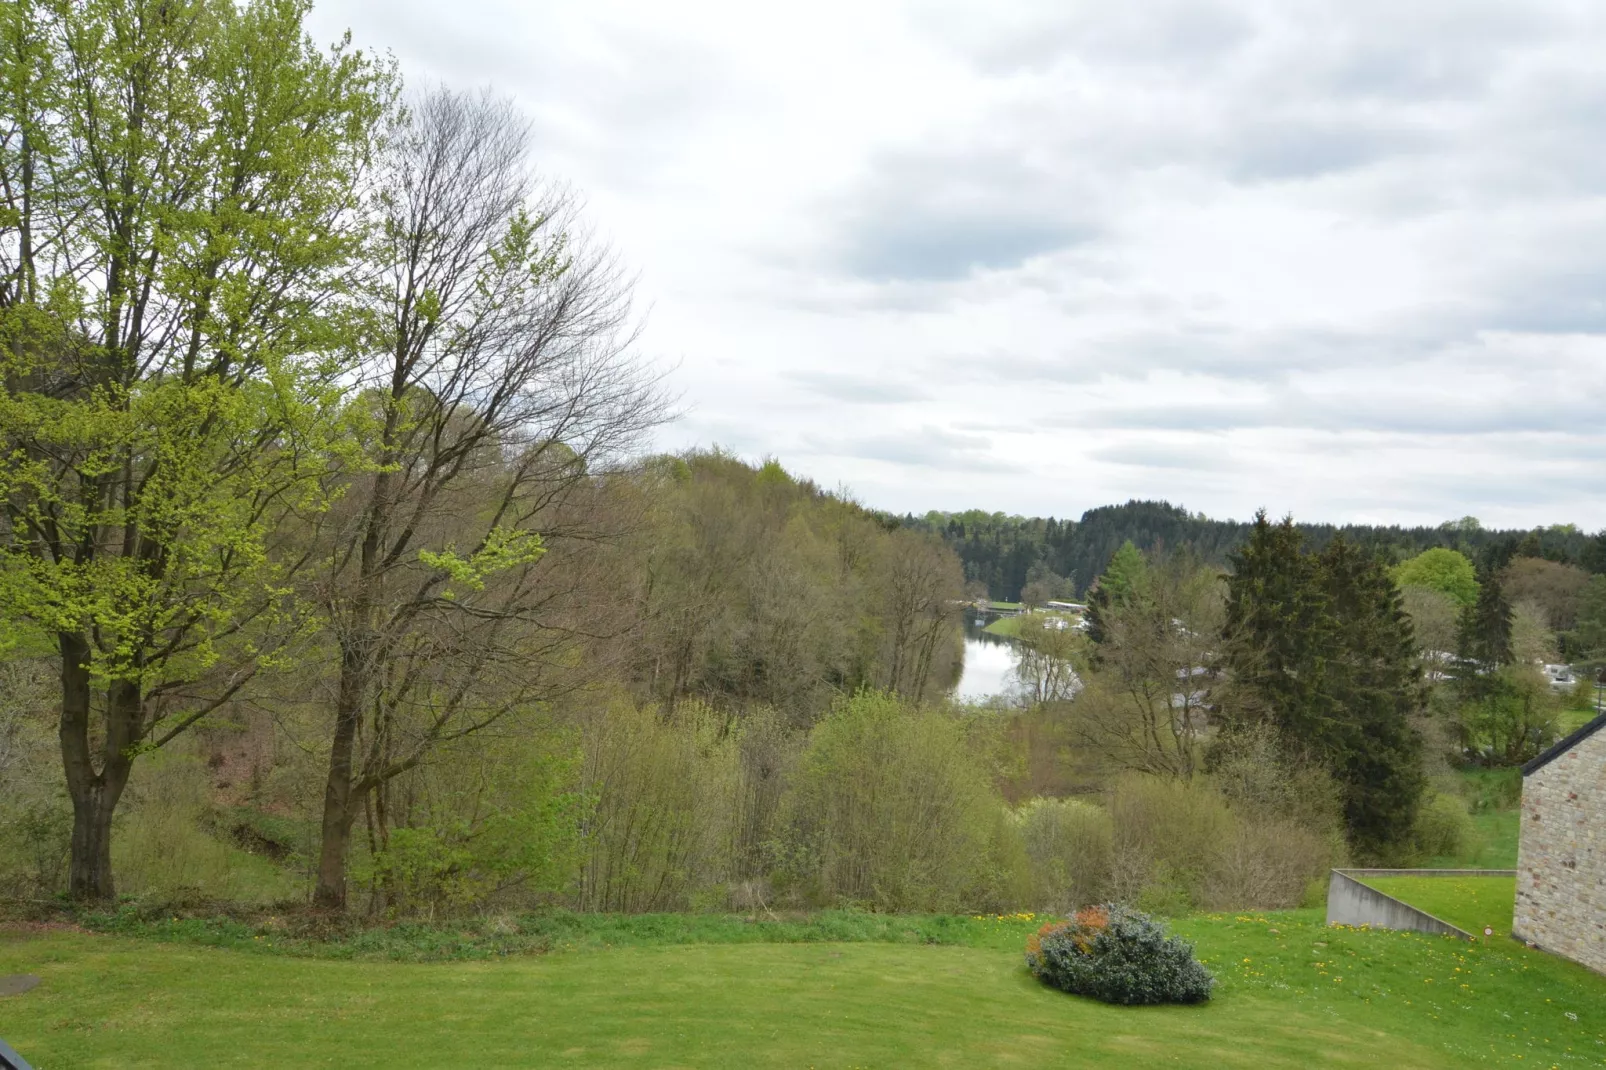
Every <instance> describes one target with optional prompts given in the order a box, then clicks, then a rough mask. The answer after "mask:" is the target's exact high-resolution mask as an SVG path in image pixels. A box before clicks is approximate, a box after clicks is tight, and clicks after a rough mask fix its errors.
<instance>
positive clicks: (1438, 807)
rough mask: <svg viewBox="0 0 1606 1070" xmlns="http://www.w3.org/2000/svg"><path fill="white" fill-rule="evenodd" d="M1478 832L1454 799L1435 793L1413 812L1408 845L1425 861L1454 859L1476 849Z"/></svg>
mask: <svg viewBox="0 0 1606 1070" xmlns="http://www.w3.org/2000/svg"><path fill="white" fill-rule="evenodd" d="M1477 839H1478V829H1477V826H1476V825H1474V824H1473V823H1472V818H1471V817H1469V816H1467V807H1466V804H1465V803H1464V802H1462V801H1461V800H1460V799H1458V798H1456V797H1455V796H1454V795H1442V794H1438V793H1434V794H1433V795H1430V796H1429V797H1428V798H1427V799H1425V800H1423V803H1422V806H1421V808H1420V809H1418V810H1417V812H1416V824H1415V825H1414V826H1413V828H1412V830H1411V841H1412V844H1413V846H1415V848H1416V849H1417V851H1418V852H1419V853H1420V854H1421V855H1422V856H1423V857H1425V858H1453V857H1457V856H1460V855H1464V854H1466V853H1468V852H1469V850H1470V849H1472V848H1473V847H1475V846H1476V845H1477Z"/></svg>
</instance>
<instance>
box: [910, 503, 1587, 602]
mask: <svg viewBox="0 0 1606 1070" xmlns="http://www.w3.org/2000/svg"><path fill="white" fill-rule="evenodd" d="M900 522H901V523H902V524H903V525H904V526H906V527H911V528H915V529H917V530H921V531H929V532H935V533H937V534H940V535H941V536H942V537H943V540H944V541H945V542H946V543H947V544H948V545H949V546H950V547H952V548H953V550H954V552H955V553H956V554H958V555H959V559H960V561H961V562H963V564H964V569H965V579H966V581H967V582H970V583H979V584H984V585H986V589H987V591H986V593H987V595H988V596H989V597H991V598H995V599H998V600H1001V601H1007V602H1015V601H1019V600H1020V597H1021V593H1022V591H1023V590H1024V588H1025V587H1026V584H1027V583H1029V582H1030V581H1031V580H1032V579H1033V578H1034V575H1046V576H1050V577H1054V578H1057V579H1058V580H1059V581H1061V582H1062V583H1063V585H1064V586H1066V587H1067V588H1069V589H1070V591H1071V592H1074V593H1075V594H1078V595H1080V594H1085V593H1086V591H1087V588H1088V587H1089V586H1090V585H1091V584H1092V582H1093V581H1094V580H1095V579H1097V578H1098V576H1099V575H1100V574H1102V573H1103V572H1104V569H1105V567H1106V566H1108V565H1109V563H1110V559H1111V558H1112V557H1113V556H1114V555H1115V551H1116V550H1117V549H1118V548H1119V547H1120V546H1121V544H1122V543H1124V542H1127V541H1130V542H1131V543H1132V544H1133V545H1134V546H1136V547H1137V548H1138V549H1139V550H1142V551H1145V552H1151V551H1160V552H1163V551H1166V550H1180V549H1186V550H1189V551H1192V552H1193V553H1195V554H1197V555H1198V556H1199V557H1200V558H1201V559H1202V560H1204V561H1205V562H1207V563H1209V564H1214V565H1225V564H1226V563H1227V559H1228V557H1229V556H1230V555H1231V554H1232V553H1233V552H1234V551H1235V550H1237V549H1238V547H1240V546H1242V545H1243V543H1244V541H1245V539H1247V538H1248V536H1249V532H1250V530H1251V528H1252V526H1253V525H1252V524H1251V523H1250V522H1248V521H1237V520H1212V519H1210V518H1209V517H1206V516H1204V515H1203V514H1202V513H1190V512H1188V511H1187V510H1186V509H1184V508H1181V507H1180V506H1174V505H1171V504H1170V503H1169V502H1153V501H1129V502H1127V503H1126V504H1125V505H1105V506H1100V507H1098V508H1096V509H1089V510H1088V511H1087V512H1085V513H1083V514H1082V518H1081V519H1080V520H1057V519H1055V518H1054V517H1048V518H1047V519H1044V518H1041V517H1020V516H1006V515H1004V514H1002V513H985V512H982V511H981V510H979V509H972V510H968V511H966V512H963V513H939V512H930V513H926V514H925V515H924V516H914V515H913V514H910V515H907V516H904V517H902V518H901V520H900ZM1295 527H1296V528H1298V530H1299V531H1300V533H1301V534H1302V535H1303V536H1304V538H1305V541H1306V543H1307V545H1309V546H1311V547H1313V548H1316V549H1320V548H1322V547H1324V546H1326V545H1327V543H1329V542H1331V541H1332V539H1333V538H1334V537H1335V536H1337V535H1343V536H1344V538H1345V540H1346V541H1348V542H1349V543H1351V544H1352V545H1355V546H1360V547H1363V548H1366V549H1369V550H1372V551H1374V552H1376V553H1379V554H1381V555H1383V556H1384V557H1385V558H1386V559H1388V560H1390V561H1400V560H1403V559H1405V558H1407V557H1411V556H1413V555H1415V554H1418V553H1420V552H1422V551H1423V550H1427V549H1431V548H1433V547H1445V548H1447V549H1451V550H1457V551H1459V552H1461V553H1464V554H1465V555H1466V556H1467V557H1469V558H1471V559H1472V560H1473V561H1474V562H1475V563H1476V564H1477V565H1478V568H1479V570H1480V571H1482V572H1489V573H1492V572H1496V571H1499V570H1500V569H1501V568H1503V567H1505V565H1506V564H1508V563H1509V562H1510V561H1511V560H1512V559H1513V558H1517V557H1534V558H1542V559H1545V560H1549V561H1555V562H1558V563H1561V564H1568V565H1577V566H1579V567H1581V568H1584V569H1585V570H1587V571H1589V572H1596V573H1599V572H1606V532H1602V533H1600V534H1597V535H1593V536H1589V535H1585V534H1584V533H1583V532H1581V531H1579V530H1578V529H1577V528H1576V527H1574V526H1572V525H1570V524H1562V525H1556V526H1552V527H1548V528H1535V529H1533V530H1532V531H1520V530H1505V531H1502V530H1494V529H1490V528H1485V527H1483V526H1482V525H1481V524H1479V523H1478V522H1477V520H1476V519H1474V518H1472V517H1467V518H1464V519H1462V520H1457V521H1450V522H1448V523H1445V524H1442V525H1440V526H1438V527H1431V528H1430V527H1416V528H1404V527H1393V526H1378V525H1367V524H1343V525H1337V524H1317V523H1308V522H1296V524H1295ZM1034 570H1035V571H1034ZM1051 582H1053V581H1052V580H1051Z"/></svg>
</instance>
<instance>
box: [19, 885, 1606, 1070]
mask: <svg viewBox="0 0 1606 1070" xmlns="http://www.w3.org/2000/svg"><path fill="white" fill-rule="evenodd" d="M815 920H817V919H805V920H803V921H800V922H798V923H796V924H798V925H801V926H803V927H804V929H808V927H809V926H810V925H812V924H813V923H814V921H815ZM850 920H852V919H850ZM884 920H885V921H886V922H887V927H886V929H885V930H884V931H886V932H888V933H892V934H899V933H906V932H916V933H917V932H919V931H921V929H920V927H921V925H922V924H924V923H925V922H927V921H930V920H931V919H884ZM727 922H728V919H727V921H726V922H719V921H717V919H716V922H715V923H710V924H708V925H707V926H706V927H702V926H700V925H699V924H698V923H696V922H695V921H692V922H688V923H687V924H685V925H682V924H681V923H679V922H671V921H656V922H644V921H630V922H624V921H618V922H615V923H614V924H615V925H616V927H617V931H618V932H621V933H625V934H628V936H627V937H621V939H626V938H628V939H629V940H632V941H635V942H634V943H632V944H630V945H629V946H613V947H606V948H605V947H602V946H601V945H597V944H593V943H590V942H589V941H590V939H591V937H590V936H588V937H586V938H585V940H584V941H577V942H576V943H575V944H573V945H571V946H572V947H573V950H569V951H565V952H559V953H555V954H547V955H523V956H517V957H511V958H506V959H503V960H501V961H496V962H446V963H434V964H415V963H389V962H339V961H326V960H320V959H316V958H305V957H297V956H294V955H287V954H279V953H272V952H279V951H281V950H283V949H282V948H279V947H275V948H272V949H266V948H263V949H253V950H257V951H258V953H248V952H244V951H242V950H240V949H236V948H232V947H231V948H216V947H200V946H194V945H190V944H186V943H181V942H177V941H178V939H179V937H180V935H182V934H174V935H173V937H172V939H171V940H169V941H166V942H161V941H153V940H148V939H136V938H132V937H128V936H112V935H101V934H92V933H84V932H75V931H56V932H48V933H43V934H39V933H34V934H13V935H9V936H6V937H3V938H0V973H8V972H24V971H26V972H33V973H37V974H39V975H40V976H41V977H43V978H44V983H43V984H42V985H41V986H40V987H39V988H37V989H35V990H34V991H33V992H31V993H29V994H27V995H25V996H19V997H12V998H10V999H5V1000H0V1036H4V1037H6V1039H7V1040H8V1041H10V1042H11V1043H12V1044H13V1045H14V1046H16V1047H17V1048H18V1049H19V1050H20V1051H22V1052H23V1054H24V1055H26V1056H27V1057H29V1058H30V1059H32V1060H34V1062H35V1064H36V1065H38V1066H41V1067H49V1068H51V1070H56V1068H59V1067H113V1066H115V1067H131V1068H136V1067H158V1066H159V1067H178V1068H183V1067H202V1066H205V1067H212V1066H262V1065H287V1066H341V1067H366V1066H386V1067H406V1066H474V1067H482V1066H699V1067H720V1066H733V1067H737V1066H739V1067H747V1066H760V1067H762V1066H785V1067H807V1066H819V1067H825V1066H833V1067H849V1066H860V1067H901V1066H954V1067H961V1066H963V1067H969V1066H1011V1065H1013V1066H1019V1065H1043V1066H1123V1067H1158V1066H1178V1065H1181V1066H1209V1067H1306V1066H1371V1065H1380V1066H1381V1065H1387V1066H1393V1067H1458V1066H1468V1065H1495V1064H1500V1065H1512V1066H1534V1065H1540V1066H1598V1065H1600V1064H1601V1062H1602V1061H1603V1060H1606V979H1603V978H1600V977H1598V976H1595V975H1593V974H1590V973H1588V972H1587V971H1585V970H1583V969H1581V968H1578V967H1575V966H1572V965H1571V964H1569V963H1565V962H1562V961H1561V960H1558V959H1554V958H1551V957H1548V956H1545V955H1543V954H1541V953H1538V952H1532V951H1528V950H1526V949H1524V948H1522V947H1520V946H1518V945H1516V944H1514V943H1511V942H1509V941H1502V942H1492V943H1490V944H1487V945H1482V946H1475V945H1469V944H1466V943H1464V942H1461V941H1456V940H1451V939H1447V938H1436V937H1426V936H1421V935H1417V934H1408V933H1390V932H1371V931H1363V930H1353V929H1336V928H1327V927H1325V926H1324V925H1323V924H1322V920H1321V915H1320V913H1319V912H1315V911H1297V912H1289V913H1282V914H1267V915H1259V914H1244V915H1217V916H1207V917H1196V918H1191V919H1187V920H1184V921H1181V922H1178V923H1177V925H1176V928H1177V930H1178V931H1179V932H1181V933H1182V934H1183V935H1185V936H1187V937H1188V938H1190V939H1192V940H1194V941H1195V942H1196V946H1197V949H1198V953H1199V955H1200V957H1201V958H1202V959H1204V960H1205V961H1206V963H1207V965H1209V966H1210V968H1211V969H1213V970H1214V971H1215V972H1216V974H1217V976H1218V978H1219V985H1218V989H1217V993H1216V997H1215V998H1214V999H1213V1000H1212V1001H1211V1002H1210V1003H1209V1004H1207V1005H1205V1006H1202V1007H1160V1008H1119V1007H1109V1006H1105V1005H1102V1004H1098V1003H1093V1002H1090V1001H1087V1000H1082V999H1078V998H1075V997H1071V996H1066V995H1064V994H1062V993H1059V992H1055V991H1052V990H1049V989H1046V988H1044V987H1042V986H1040V985H1038V984H1037V983H1036V982H1034V981H1033V980H1032V979H1031V978H1030V976H1029V975H1028V974H1027V973H1026V971H1025V969H1024V967H1023V965H1022V962H1021V957H1020V945H1021V942H1022V941H1023V940H1024V938H1025V936H1026V935H1027V934H1028V933H1029V932H1030V931H1031V929H1032V928H1033V926H1034V925H1035V921H1027V920H1024V919H1016V918H1007V919H997V918H991V919H985V920H978V919H974V918H972V919H948V920H946V921H944V922H941V923H939V924H940V926H941V927H942V928H943V930H945V931H948V932H950V933H951V934H963V937H962V938H963V939H964V940H966V941H970V942H969V943H960V944H949V945H936V944H931V945H925V946H921V945H918V944H915V943H911V942H903V943H874V942H857V943H816V942H801V943H748V942H743V943H724V942H713V943H682V942H680V941H682V940H685V939H698V938H700V937H701V936H711V937H713V938H715V939H716V940H724V939H725V938H726V937H728V936H729V935H730V933H731V931H732V929H731V927H730V925H729V924H727ZM852 924H853V925H855V926H856V925H859V924H860V923H859V922H858V921H857V920H852ZM899 926H904V927H905V928H903V929H900V928H899ZM601 931H602V929H600V928H599V929H596V930H588V932H591V933H593V934H595V933H600V932H601ZM740 931H742V932H749V931H755V932H770V931H771V930H745V929H744V930H740ZM853 931H855V932H858V933H861V934H862V933H865V932H868V931H870V930H869V929H868V928H857V929H854V930H853ZM899 938H900V939H902V938H903V937H902V936H900V937H899Z"/></svg>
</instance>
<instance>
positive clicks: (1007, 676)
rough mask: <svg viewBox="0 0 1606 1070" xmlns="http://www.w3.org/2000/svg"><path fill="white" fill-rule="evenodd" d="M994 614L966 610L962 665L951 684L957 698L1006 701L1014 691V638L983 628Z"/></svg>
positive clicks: (1015, 687)
mask: <svg viewBox="0 0 1606 1070" xmlns="http://www.w3.org/2000/svg"><path fill="white" fill-rule="evenodd" d="M996 619H997V618H996V617H990V618H987V619H977V618H976V616H975V615H974V614H971V613H967V614H965V665H964V668H963V670H961V672H960V674H959V683H958V684H956V685H955V686H954V698H955V699H957V700H959V701H960V702H987V701H989V700H992V699H1003V700H1005V701H1008V700H1010V699H1011V697H1012V696H1013V695H1014V694H1015V692H1016V689H1017V683H1016V679H1015V640H1013V639H1010V638H1006V637H1005V636H1002V635H993V634H992V633H991V632H988V631H985V630H984V629H985V628H986V626H987V624H988V623H989V622H990V621H991V620H996Z"/></svg>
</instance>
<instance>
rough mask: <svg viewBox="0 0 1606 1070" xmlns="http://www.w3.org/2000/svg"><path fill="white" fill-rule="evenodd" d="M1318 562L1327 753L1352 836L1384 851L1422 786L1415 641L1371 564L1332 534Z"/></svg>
mask: <svg viewBox="0 0 1606 1070" xmlns="http://www.w3.org/2000/svg"><path fill="white" fill-rule="evenodd" d="M1317 565H1318V577H1319V580H1320V583H1321V585H1322V588H1323V590H1324V593H1325V594H1326V596H1327V606H1328V611H1329V614H1330V617H1331V621H1332V628H1331V633H1330V634H1331V640H1332V644H1333V645H1332V648H1331V654H1330V656H1329V657H1328V659H1327V660H1326V663H1325V665H1323V667H1322V670H1323V677H1324V680H1323V684H1324V687H1323V690H1324V691H1325V692H1326V695H1327V697H1328V702H1329V703H1330V705H1329V716H1330V717H1331V718H1332V722H1333V723H1332V729H1333V731H1332V734H1331V737H1330V741H1328V742H1327V744H1326V748H1325V749H1326V750H1327V751H1328V753H1329V754H1331V755H1332V758H1331V768H1332V772H1333V774H1334V777H1335V778H1336V779H1337V780H1338V782H1339V784H1340V785H1341V786H1342V788H1343V792H1344V817H1345V822H1346V824H1347V825H1348V827H1349V830H1350V835H1351V837H1352V838H1353V839H1355V840H1356V841H1357V842H1358V843H1359V844H1360V845H1361V846H1362V847H1363V848H1367V849H1385V848H1387V847H1389V846H1390V845H1391V844H1394V843H1397V842H1399V841H1400V840H1401V839H1403V838H1404V837H1405V836H1406V835H1408V833H1409V831H1410V829H1411V828H1412V826H1413V823H1414V820H1415V817H1416V810H1417V804H1418V802H1419V801H1420V800H1421V796H1422V790H1423V787H1424V784H1425V780H1424V776H1423V772H1422V740H1421V737H1420V736H1419V735H1418V734H1417V732H1416V730H1415V729H1414V728H1413V727H1412V725H1411V719H1412V717H1413V716H1414V715H1416V714H1417V713H1420V712H1421V710H1422V708H1423V707H1424V705H1425V703H1426V692H1425V687H1424V684H1423V681H1422V673H1421V669H1420V666H1419V663H1418V661H1417V649H1416V639H1415V636H1414V635H1413V634H1412V631H1411V620H1410V617H1409V616H1407V614H1406V612H1405V606H1404V604H1403V601H1402V599H1401V596H1400V591H1399V588H1398V587H1396V586H1395V585H1394V583H1393V581H1392V580H1391V579H1390V578H1389V575H1388V573H1387V571H1386V570H1385V569H1384V567H1383V565H1382V562H1380V561H1379V560H1378V559H1377V558H1376V557H1374V556H1372V555H1371V554H1367V553H1365V552H1363V551H1360V550H1358V549H1356V548H1355V547H1353V546H1351V545H1350V544H1349V542H1348V541H1347V540H1345V539H1344V538H1342V537H1340V538H1337V539H1334V540H1333V541H1332V542H1331V543H1329V544H1328V546H1327V548H1326V549H1325V550H1323V551H1322V553H1321V555H1320V557H1319V559H1318V562H1317Z"/></svg>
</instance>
